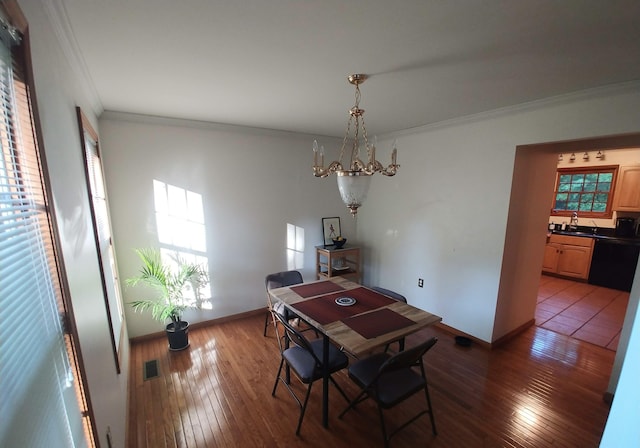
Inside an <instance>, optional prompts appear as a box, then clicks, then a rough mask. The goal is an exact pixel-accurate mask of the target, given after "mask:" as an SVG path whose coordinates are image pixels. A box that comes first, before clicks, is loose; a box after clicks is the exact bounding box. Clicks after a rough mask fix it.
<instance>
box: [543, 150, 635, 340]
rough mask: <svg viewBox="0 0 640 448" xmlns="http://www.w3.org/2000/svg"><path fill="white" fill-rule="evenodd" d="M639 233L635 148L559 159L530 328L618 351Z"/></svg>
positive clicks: (560, 156) (565, 156)
mask: <svg viewBox="0 0 640 448" xmlns="http://www.w3.org/2000/svg"><path fill="white" fill-rule="evenodd" d="M639 230H640V148H630V149H619V150H615V151H614V150H611V151H604V150H600V151H591V152H585V153H579V154H578V153H575V154H574V153H571V154H561V155H559V156H558V170H557V176H556V182H555V186H554V191H553V197H552V204H551V211H550V216H549V221H548V229H547V239H546V244H545V249H544V259H543V264H542V277H541V281H540V286H539V290H538V302H537V307H536V325H537V326H539V327H542V328H546V329H549V330H552V331H555V332H558V333H562V334H566V335H569V336H571V337H573V338H577V339H581V340H583V341H586V342H590V343H593V344H596V345H599V346H602V347H605V348H607V349H610V350H613V351H616V350H617V345H618V341H619V337H620V332H621V330H622V325H623V320H624V315H625V311H626V308H627V305H628V300H629V291H630V290H631V287H632V284H633V280H634V274H635V270H636V266H637V264H638V259H639V255H640V231H639Z"/></svg>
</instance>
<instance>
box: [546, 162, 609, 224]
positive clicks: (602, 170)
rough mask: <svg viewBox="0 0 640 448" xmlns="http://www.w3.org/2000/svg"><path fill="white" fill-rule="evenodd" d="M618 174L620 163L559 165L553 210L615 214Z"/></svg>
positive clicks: (598, 215) (589, 214) (559, 213)
mask: <svg viewBox="0 0 640 448" xmlns="http://www.w3.org/2000/svg"><path fill="white" fill-rule="evenodd" d="M617 174H618V166H599V167H594V168H585V167H580V168H560V169H558V174H557V177H556V188H555V192H554V200H553V209H552V210H551V214H552V215H555V216H571V215H572V214H573V212H578V215H579V216H581V217H591V218H611V216H612V210H611V208H612V207H611V204H612V202H613V189H614V187H615V183H616V177H617Z"/></svg>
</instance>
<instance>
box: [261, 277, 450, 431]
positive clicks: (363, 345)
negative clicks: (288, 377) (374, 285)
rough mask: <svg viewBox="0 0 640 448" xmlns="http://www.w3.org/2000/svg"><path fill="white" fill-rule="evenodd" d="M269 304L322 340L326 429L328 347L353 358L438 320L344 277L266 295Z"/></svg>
mask: <svg viewBox="0 0 640 448" xmlns="http://www.w3.org/2000/svg"><path fill="white" fill-rule="evenodd" d="M269 294H270V295H271V297H272V299H273V300H277V301H280V302H282V303H283V304H284V306H285V307H286V309H287V310H290V311H291V312H292V313H294V314H295V315H297V316H298V317H300V318H301V319H302V320H303V321H304V322H306V323H307V324H308V325H310V326H311V327H313V328H314V329H315V330H317V332H318V333H319V334H321V335H322V338H323V351H322V363H323V372H322V377H323V378H322V379H323V381H322V424H323V426H324V427H325V428H328V426H329V371H328V369H327V368H326V367H325V366H328V364H329V363H328V360H329V344H331V343H333V344H334V345H336V346H337V347H339V348H340V349H341V350H342V351H344V352H346V353H348V354H349V355H351V356H352V357H354V358H360V357H363V356H365V355H367V354H369V353H371V352H373V351H374V350H375V349H377V348H379V347H383V346H386V345H387V344H389V343H391V342H393V341H397V340H399V339H401V338H403V337H405V336H407V335H409V334H411V333H415V332H416V331H418V330H421V329H423V328H425V327H428V326H430V325H434V324H436V323H438V322H440V321H441V320H442V318H441V317H440V316H436V315H435V314H432V313H429V312H427V311H424V310H422V309H420V308H417V307H415V306H412V305H410V304H408V303H404V302H400V301H397V300H394V299H393V298H391V297H389V296H386V295H384V294H382V293H380V292H377V291H374V290H372V289H370V288H367V287H365V286H363V285H361V284H359V283H356V282H353V281H351V280H349V279H347V278H344V277H331V278H329V279H322V280H318V281H313V282H307V283H301V284H297V285H292V286H285V287H282V288H276V289H272V290H270V291H269Z"/></svg>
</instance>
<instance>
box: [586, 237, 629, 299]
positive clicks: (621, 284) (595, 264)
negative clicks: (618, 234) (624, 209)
mask: <svg viewBox="0 0 640 448" xmlns="http://www.w3.org/2000/svg"><path fill="white" fill-rule="evenodd" d="M638 254H640V245H639V244H638V242H637V241H628V240H627V239H615V238H612V239H596V241H595V244H594V247H593V258H592V259H591V270H590V271H589V283H591V284H592V285H598V286H604V287H606V288H613V289H619V290H621V291H631V285H632V284H633V276H634V274H635V272H636V265H637V264H638Z"/></svg>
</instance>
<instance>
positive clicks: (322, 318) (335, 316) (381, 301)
mask: <svg viewBox="0 0 640 448" xmlns="http://www.w3.org/2000/svg"><path fill="white" fill-rule="evenodd" d="M338 297H352V298H354V299H356V303H355V304H354V305H350V306H341V305H338V304H337V303H336V299H337V298H338ZM391 303H395V300H393V299H391V298H389V297H387V296H385V295H383V294H380V293H377V292H375V291H372V290H370V289H367V288H362V287H360V288H356V289H350V290H348V291H342V292H337V293H333V294H327V295H324V296H322V297H317V298H315V299H310V300H306V301H304V302H298V303H296V304H295V305H292V307H293V308H295V309H296V310H299V311H300V312H301V313H302V314H305V315H307V316H309V317H310V318H312V319H313V320H315V321H316V322H318V323H319V324H321V325H325V324H328V323H331V322H337V321H339V320H342V319H344V318H347V317H349V316H355V315H356V314H360V313H365V312H367V311H371V310H375V309H377V308H382V307H383V306H387V305H389V304H391Z"/></svg>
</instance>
